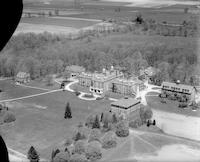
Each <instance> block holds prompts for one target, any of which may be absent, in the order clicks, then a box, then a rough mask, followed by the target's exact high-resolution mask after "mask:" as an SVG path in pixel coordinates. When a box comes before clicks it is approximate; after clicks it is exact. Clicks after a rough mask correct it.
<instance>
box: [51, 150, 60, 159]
mask: <svg viewBox="0 0 200 162" xmlns="http://www.w3.org/2000/svg"><path fill="white" fill-rule="evenodd" d="M59 152H60V150H59V149H55V150H53V151H52V153H51V160H53V159H54V158H55V156H56V155H57V154H58V153H59Z"/></svg>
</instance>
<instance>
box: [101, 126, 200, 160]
mask: <svg viewBox="0 0 200 162" xmlns="http://www.w3.org/2000/svg"><path fill="white" fill-rule="evenodd" d="M171 145H185V146H187V147H189V148H191V149H194V150H195V149H197V150H199V149H200V143H198V142H196V141H190V140H187V139H184V138H178V137H174V136H169V135H166V134H163V133H152V132H146V131H138V130H137V129H135V130H132V132H131V133H130V135H129V137H127V138H124V140H123V141H120V143H118V146H117V147H116V148H114V149H112V150H110V151H107V152H106V153H104V158H103V159H102V162H104V161H105V162H106V161H110V162H111V161H112V162H134V160H135V159H136V161H137V158H138V157H147V159H146V160H145V161H148V156H157V153H158V152H159V151H160V150H161V149H162V148H163V147H165V146H171ZM164 158H165V157H163V159H164ZM138 161H140V160H138Z"/></svg>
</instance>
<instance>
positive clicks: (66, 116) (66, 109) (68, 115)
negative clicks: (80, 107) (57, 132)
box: [64, 102, 72, 119]
mask: <svg viewBox="0 0 200 162" xmlns="http://www.w3.org/2000/svg"><path fill="white" fill-rule="evenodd" d="M64 118H65V119H67V118H69V119H70V118H72V113H71V107H70V104H69V102H67V105H66V107H65V116H64Z"/></svg>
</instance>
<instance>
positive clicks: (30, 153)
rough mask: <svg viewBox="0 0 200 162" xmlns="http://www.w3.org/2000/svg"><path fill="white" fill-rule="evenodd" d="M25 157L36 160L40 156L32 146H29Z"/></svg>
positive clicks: (36, 161)
mask: <svg viewBox="0 0 200 162" xmlns="http://www.w3.org/2000/svg"><path fill="white" fill-rule="evenodd" d="M27 158H28V159H29V160H30V162H33V161H35V162H38V161H39V160H40V156H39V154H38V152H37V151H36V150H35V148H34V147H33V146H31V147H30V149H29V150H28V154H27Z"/></svg>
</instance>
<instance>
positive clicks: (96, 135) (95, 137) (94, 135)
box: [88, 129, 101, 142]
mask: <svg viewBox="0 0 200 162" xmlns="http://www.w3.org/2000/svg"><path fill="white" fill-rule="evenodd" d="M100 137H101V132H100V130H99V129H92V130H91V132H90V135H89V139H88V142H91V141H100Z"/></svg>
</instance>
